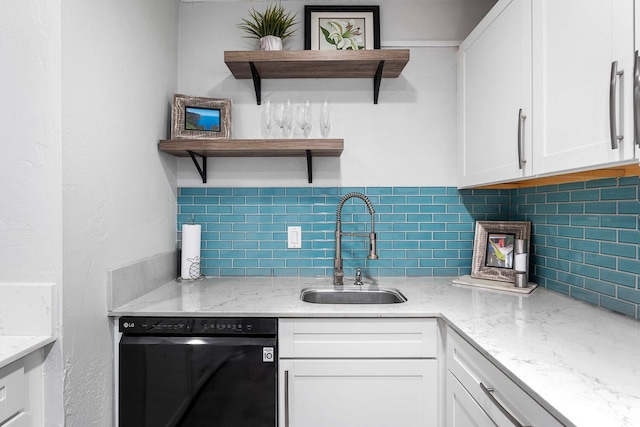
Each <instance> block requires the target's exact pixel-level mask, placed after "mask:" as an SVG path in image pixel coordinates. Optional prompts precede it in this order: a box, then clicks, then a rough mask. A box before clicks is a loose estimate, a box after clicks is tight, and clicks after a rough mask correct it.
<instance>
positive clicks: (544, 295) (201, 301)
mask: <svg viewBox="0 0 640 427" xmlns="http://www.w3.org/2000/svg"><path fill="white" fill-rule="evenodd" d="M376 281H377V282H378V284H379V285H380V286H384V287H393V288H397V289H399V290H400V291H401V292H402V293H403V294H404V295H405V296H406V297H407V299H408V301H407V302H405V303H402V304H388V305H323V304H309V303H305V302H302V301H300V299H299V294H300V291H301V289H303V288H305V287H332V286H331V283H330V281H329V280H328V279H324V278H323V279H314V278H215V279H205V280H202V281H199V282H195V283H178V282H175V281H172V282H170V283H167V284H165V285H163V286H161V287H159V288H157V289H156V290H154V291H151V292H149V293H147V294H146V295H143V296H142V297H140V298H137V299H135V300H133V301H131V302H129V303H127V304H125V305H122V306H120V307H118V308H116V309H114V310H112V311H110V312H109V315H110V316H125V315H128V316H270V317H440V318H442V319H444V320H445V321H446V322H447V323H448V324H449V325H451V326H453V327H454V328H455V329H456V330H458V331H459V332H461V333H462V334H463V335H465V336H466V338H468V339H469V340H470V341H471V342H472V343H474V344H475V345H476V346H477V347H479V348H480V349H481V351H483V352H484V353H485V354H486V355H488V356H489V357H490V358H491V359H492V360H493V361H494V362H495V363H496V364H497V365H498V366H499V367H500V368H501V369H502V370H503V371H504V372H505V373H506V374H507V375H509V376H510V377H512V379H514V380H515V381H516V382H517V383H518V384H520V385H521V386H522V387H523V388H525V390H527V392H529V393H530V394H531V395H532V396H534V397H535V398H536V399H537V400H538V401H539V402H540V403H542V404H543V405H544V406H546V407H547V408H548V409H549V410H550V411H551V412H553V413H554V414H556V415H560V419H561V420H564V421H565V422H566V421H569V422H570V423H573V424H575V425H577V426H608V427H610V426H640V380H639V378H640V356H639V355H640V322H638V321H636V320H634V319H631V318H629V317H626V316H623V315H620V314H617V313H614V312H611V311H608V310H606V309H602V308H599V307H595V306H592V305H589V304H587V303H584V302H581V301H578V300H575V299H572V298H568V297H566V296H564V295H561V294H558V293H556V292H551V291H548V290H546V289H542V288H538V289H536V290H535V291H534V292H533V293H531V294H530V295H515V294H510V293H505V292H499V291H492V290H485V289H479V288H469V287H461V286H454V285H452V284H451V278H443V277H435V278H433V277H424V278H378V279H377V280H376ZM365 283H366V281H365ZM369 283H370V284H369V286H376V285H377V284H375V283H373V284H371V282H369Z"/></svg>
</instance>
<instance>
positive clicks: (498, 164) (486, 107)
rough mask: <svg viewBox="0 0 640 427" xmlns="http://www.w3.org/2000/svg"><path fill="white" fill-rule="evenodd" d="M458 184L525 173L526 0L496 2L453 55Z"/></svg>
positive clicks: (528, 46)
mask: <svg viewBox="0 0 640 427" xmlns="http://www.w3.org/2000/svg"><path fill="white" fill-rule="evenodd" d="M458 96H459V98H458V108H459V124H458V126H459V128H458V142H459V155H460V162H461V163H460V165H459V170H458V175H459V180H458V185H459V186H460V187H466V186H473V185H478V184H486V183H492V182H499V181H505V180H513V179H519V178H523V177H526V176H529V175H530V174H531V161H529V159H530V158H531V126H530V125H529V123H530V121H531V0H510V1H507V0H505V1H500V2H498V3H497V4H496V5H495V6H494V7H493V8H492V9H491V11H490V12H489V13H488V14H487V16H485V18H484V19H483V20H482V21H481V22H480V24H478V26H477V27H476V28H475V29H474V31H473V32H472V33H471V34H470V35H469V37H467V39H466V40H465V41H464V42H463V43H462V45H461V46H460V51H459V54H458Z"/></svg>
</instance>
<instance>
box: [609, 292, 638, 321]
mask: <svg viewBox="0 0 640 427" xmlns="http://www.w3.org/2000/svg"><path fill="white" fill-rule="evenodd" d="M600 305H601V306H602V307H604V308H608V309H609V310H613V311H617V312H618V313H622V314H626V315H627V316H632V317H633V316H635V312H636V307H635V306H634V305H633V304H629V303H626V302H623V301H620V300H617V299H613V298H607V297H604V296H603V297H601V298H600Z"/></svg>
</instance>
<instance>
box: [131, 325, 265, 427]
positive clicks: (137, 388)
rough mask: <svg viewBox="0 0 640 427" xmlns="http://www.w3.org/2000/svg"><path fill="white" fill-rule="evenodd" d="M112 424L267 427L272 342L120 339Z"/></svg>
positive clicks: (208, 338)
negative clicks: (116, 414)
mask: <svg viewBox="0 0 640 427" xmlns="http://www.w3.org/2000/svg"><path fill="white" fill-rule="evenodd" d="M119 354H120V360H119V362H120V374H119V375H120V377H119V381H120V383H119V408H120V410H119V411H120V412H119V422H120V427H146V426H148V427H161V426H184V427H196V426H215V427H244V426H246V427H249V426H251V427H262V426H264V427H267V426H268V427H275V426H276V417H277V402H276V399H277V398H276V396H277V349H276V338H275V337H256V336H252V337H244V336H234V337H211V336H146V335H142V336H140V335H123V336H122V338H121V341H120V351H119Z"/></svg>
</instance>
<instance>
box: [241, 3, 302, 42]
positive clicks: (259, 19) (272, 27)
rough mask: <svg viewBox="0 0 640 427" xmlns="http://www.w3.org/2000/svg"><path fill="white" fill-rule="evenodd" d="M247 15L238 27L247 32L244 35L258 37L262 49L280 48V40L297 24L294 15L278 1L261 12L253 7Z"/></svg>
mask: <svg viewBox="0 0 640 427" xmlns="http://www.w3.org/2000/svg"><path fill="white" fill-rule="evenodd" d="M249 16H250V19H244V18H243V19H242V23H240V24H238V27H239V28H240V29H241V30H244V31H245V32H246V33H247V34H249V35H248V36H245V37H248V38H252V39H258V40H259V41H260V49H262V50H282V41H283V40H284V39H286V38H287V37H289V36H290V35H292V34H293V33H294V32H295V29H292V27H293V26H294V25H296V24H297V22H296V21H295V20H296V15H295V14H293V15H292V14H291V12H287V11H285V9H284V7H282V5H281V4H280V3H274V4H272V5H270V6H267V9H266V10H265V11H264V12H262V13H261V12H258V11H256V10H255V9H253V10H251V11H250V12H249Z"/></svg>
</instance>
